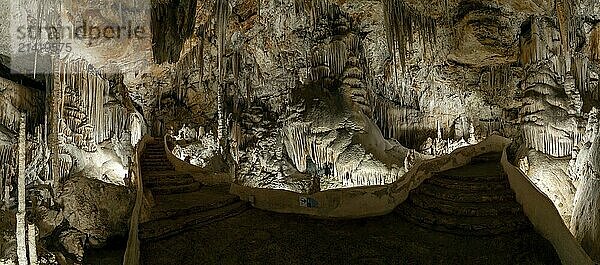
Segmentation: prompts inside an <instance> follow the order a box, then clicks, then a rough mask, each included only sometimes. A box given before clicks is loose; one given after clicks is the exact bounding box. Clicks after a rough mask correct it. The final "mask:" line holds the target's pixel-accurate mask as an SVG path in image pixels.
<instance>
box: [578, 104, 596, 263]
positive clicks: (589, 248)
mask: <svg viewBox="0 0 600 265" xmlns="http://www.w3.org/2000/svg"><path fill="white" fill-rule="evenodd" d="M598 124H599V123H598V111H597V110H593V111H592V113H591V114H590V121H589V126H588V132H587V137H590V138H588V141H586V145H585V146H584V147H583V148H582V150H581V152H580V153H579V155H578V157H577V165H576V170H577V173H578V176H579V178H580V179H579V182H580V184H579V189H578V190H577V193H576V195H575V206H574V209H573V217H572V219H571V232H572V233H573V234H574V235H575V237H576V238H577V239H578V240H579V241H580V242H581V245H582V247H583V248H584V249H585V250H586V252H587V253H588V254H589V255H590V256H591V257H592V258H593V259H594V260H599V259H600V251H599V250H598V245H599V244H600V241H599V238H600V221H599V220H600V212H599V211H598V209H600V196H599V195H598V190H599V189H600V133H598V132H599V131H600V130H599V129H600V128H599V127H598ZM592 139H593V140H592Z"/></svg>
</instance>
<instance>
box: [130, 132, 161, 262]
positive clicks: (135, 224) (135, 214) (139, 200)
mask: <svg viewBox="0 0 600 265" xmlns="http://www.w3.org/2000/svg"><path fill="white" fill-rule="evenodd" d="M153 140H154V138H152V136H150V135H145V136H144V137H142V139H141V140H140V141H139V142H138V143H137V144H136V146H135V149H134V150H135V151H134V154H133V159H132V164H131V167H130V169H129V174H130V175H129V176H130V178H131V181H132V182H133V184H134V185H135V189H136V193H135V204H134V206H133V210H132V211H131V218H130V219H129V236H128V239H127V247H126V249H125V254H124V255H123V265H138V264H140V238H139V222H140V217H141V214H142V206H143V203H144V183H143V181H142V173H141V168H140V157H141V155H142V154H143V152H144V150H145V149H146V144H147V143H148V142H150V141H153Z"/></svg>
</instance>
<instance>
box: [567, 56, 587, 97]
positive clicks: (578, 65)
mask: <svg viewBox="0 0 600 265" xmlns="http://www.w3.org/2000/svg"><path fill="white" fill-rule="evenodd" d="M572 60H573V63H572V64H571V67H572V70H571V73H572V75H573V77H574V78H575V88H577V90H579V93H580V94H581V95H587V94H589V93H590V92H591V91H590V90H589V85H588V84H589V81H590V80H589V76H588V71H589V69H588V63H589V62H588V57H587V56H585V55H583V54H575V55H574V56H573V58H572Z"/></svg>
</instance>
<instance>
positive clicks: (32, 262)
mask: <svg viewBox="0 0 600 265" xmlns="http://www.w3.org/2000/svg"><path fill="white" fill-rule="evenodd" d="M36 229H37V228H36V227H35V224H29V225H27V243H28V244H27V250H28V251H29V265H37V264H38V258H37V250H36V242H35V238H36V236H37V230H36Z"/></svg>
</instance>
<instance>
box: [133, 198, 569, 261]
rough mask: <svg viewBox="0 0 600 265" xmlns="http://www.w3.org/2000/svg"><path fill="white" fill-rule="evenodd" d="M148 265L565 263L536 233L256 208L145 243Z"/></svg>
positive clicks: (391, 217) (389, 217)
mask: <svg viewBox="0 0 600 265" xmlns="http://www.w3.org/2000/svg"><path fill="white" fill-rule="evenodd" d="M141 256H142V264H145V265H158V264H560V261H559V260H558V257H557V256H556V254H555V251H554V249H553V248H552V246H551V245H550V243H549V242H548V241H546V240H545V239H543V238H542V237H541V236H540V235H538V234H537V233H536V232H534V231H533V230H531V229H529V230H521V231H517V232H512V233H508V234H502V235H496V236H465V235H456V234H449V233H444V232H437V231H432V230H429V229H426V228H423V227H421V226H418V225H415V224H413V223H410V222H408V221H406V220H405V219H403V217H402V216H401V215H400V214H398V213H391V214H388V215H385V216H380V217H373V218H365V219H358V220H322V219H312V218H309V217H306V216H300V215H294V214H279V213H273V212H268V211H262V210H258V209H254V208H250V209H247V210H245V211H243V212H242V213H241V214H238V215H235V216H233V217H229V218H225V219H221V220H219V221H215V222H212V223H209V224H202V225H196V226H194V227H192V228H188V229H186V230H185V231H182V232H180V233H177V234H174V235H171V236H168V237H165V238H160V239H155V240H145V241H142V246H141Z"/></svg>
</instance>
